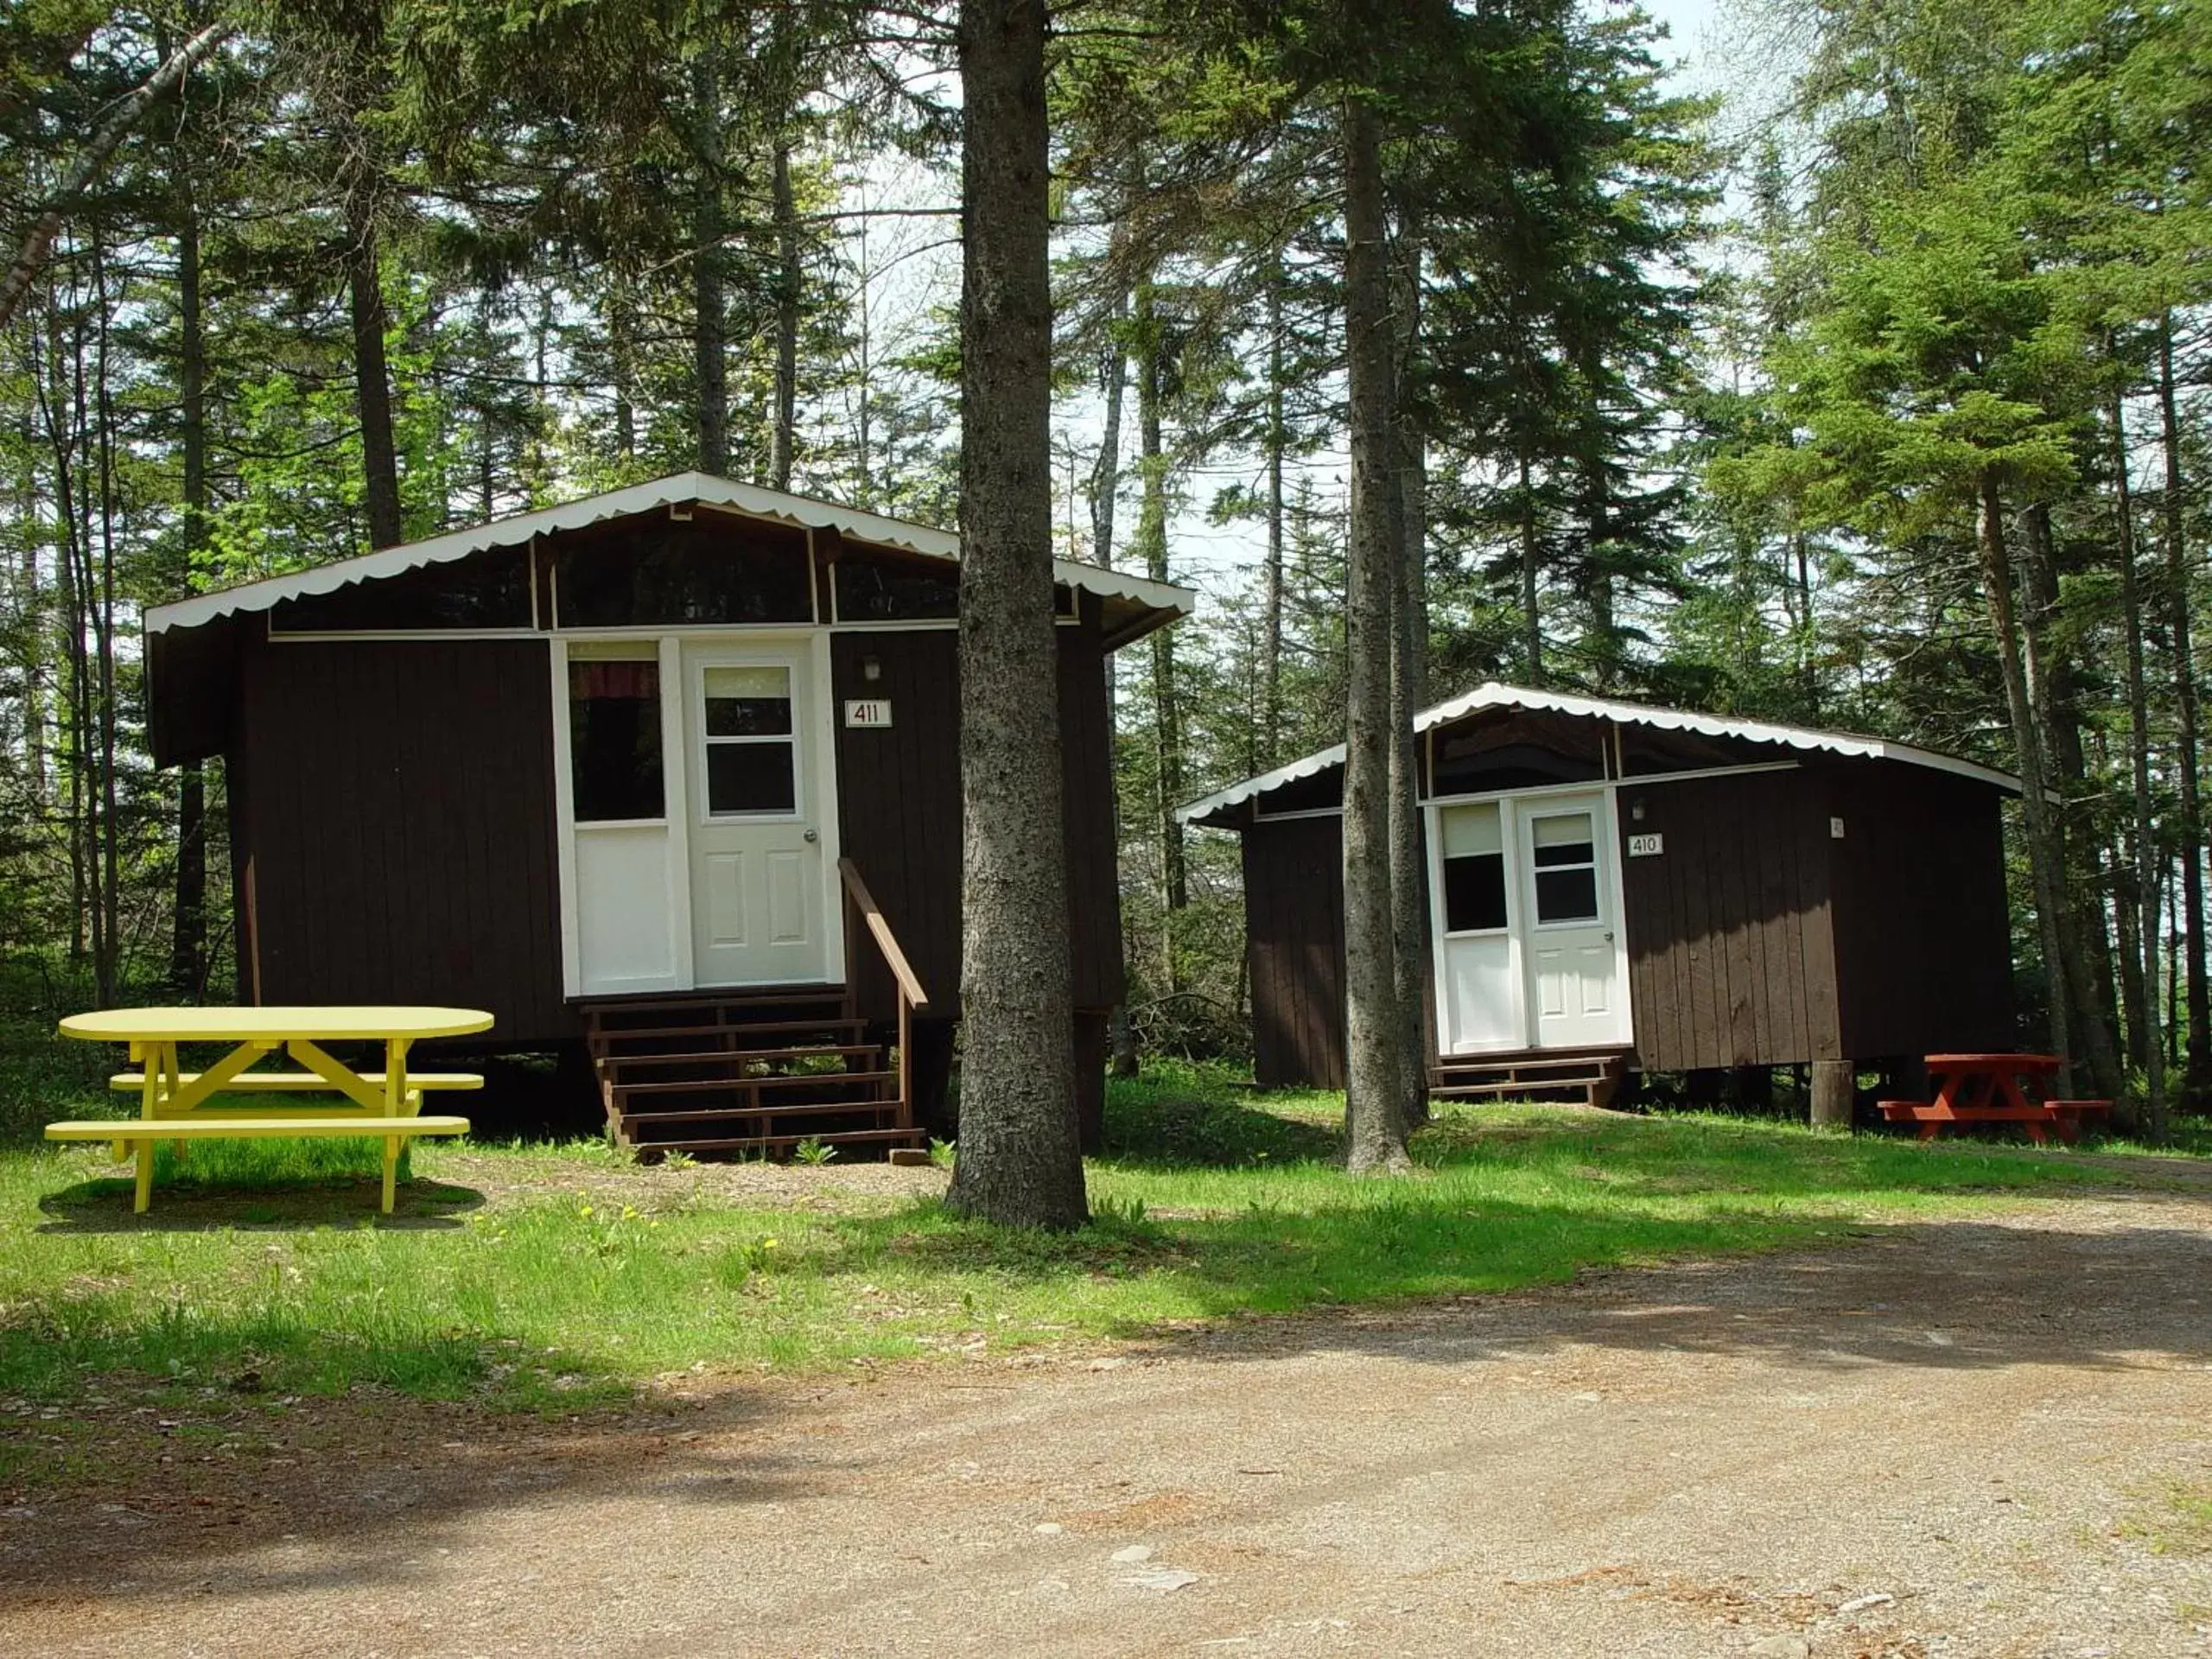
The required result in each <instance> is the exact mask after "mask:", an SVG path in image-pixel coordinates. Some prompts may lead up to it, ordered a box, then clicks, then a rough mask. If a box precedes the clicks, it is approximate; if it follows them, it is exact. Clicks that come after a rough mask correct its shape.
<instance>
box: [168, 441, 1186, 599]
mask: <svg viewBox="0 0 2212 1659" xmlns="http://www.w3.org/2000/svg"><path fill="white" fill-rule="evenodd" d="M687 503H688V504H698V505H707V506H720V507H729V508H732V509H734V510H735V511H737V512H747V513H751V514H753V516H754V517H756V518H774V519H780V520H782V521H783V522H784V523H785V524H797V525H798V526H800V527H802V528H804V529H812V530H835V531H837V532H838V533H839V534H840V535H844V536H850V537H853V538H854V539H855V541H862V542H874V543H878V544H880V545H882V546H887V547H899V548H904V549H906V550H907V551H908V552H910V553H919V554H922V555H925V556H928V557H931V558H940V559H957V558H958V557H959V556H960V537H957V536H956V535H955V534H953V533H952V532H951V531H946V530H938V529H935V528H933V527H931V526H930V525H928V524H910V523H908V522H906V520H904V519H899V518H884V517H882V516H881V515H880V514H878V513H873V512H860V511H859V510H857V509H855V508H852V507H842V506H839V505H836V503H834V502H829V501H817V500H815V499H812V498H811V497H809V496H804V495H790V494H786V493H784V492H783V491H780V490H764V489H760V488H758V487H756V486H753V485H751V484H740V483H738V482H736V481H735V480H732V479H727V478H716V477H715V476H714V475H713V474H709V473H673V474H670V475H669V476H668V477H666V478H657V479H654V480H652V481H651V482H650V483H645V484H632V485H631V486H628V487H627V488H625V489H620V490H608V491H607V492H605V493H602V494H599V495H588V496H585V497H584V498H583V499H582V500H577V501H570V502H567V503H564V504H563V505H560V506H557V507H541V508H538V509H537V510H536V511H535V512H518V513H516V514H514V515H513V516H512V517H511V518H497V519H494V520H493V521H492V522H491V523H490V524H478V525H474V526H473V527H471V528H470V529H467V530H457V531H452V532H451V533H449V534H448V535H444V536H433V537H429V539H427V540H425V541H420V542H409V543H406V544H405V545H404V546H402V547H387V548H384V549H382V550H379V551H378V552H374V553H365V554H362V555H361V556H359V557H358V558H351V559H340V560H337V561H336V562H335V563H330V564H320V565H317V566H315V569H312V570H302V571H298V572H296V573H295V574H294V575H285V576H271V577H269V578H268V579H267V580H265V581H262V582H247V583H245V584H244V585H243V586H240V587H237V588H224V589H223V590H221V591H220V592H219V593H213V594H197V595H195V596H194V597H193V598H191V599H185V600H179V601H176V602H175V603H174V604H169V605H156V606H154V607H151V608H149V610H148V611H147V613H146V632H149V633H162V632H167V631H168V629H171V628H196V627H199V626H201V625H202V624H204V623H207V622H212V621H213V620H215V619H216V618H217V617H219V616H233V615H237V614H239V613H245V612H252V611H265V610H267V609H269V608H270V607H271V606H273V605H276V604H278V603H280V602H281V601H284V600H288V599H299V598H303V597H305V596H306V595H308V594H327V593H333V592H335V591H336V590H337V589H339V588H344V587H347V586H349V585H350V584H352V583H353V582H372V581H374V580H376V579H377V578H378V577H380V576H396V575H400V574H401V573H402V572H403V571H407V570H416V569H421V568H422V567H423V566H424V565H429V564H442V563H448V562H449V561H451V560H454V559H465V558H467V556H469V555H470V554H472V553H482V552H486V551H487V550H490V549H492V548H495V547H514V546H517V545H518V544H520V543H524V542H527V541H529V540H530V538H531V537H533V536H550V535H552V534H554V533H555V532H556V531H563V530H581V529H582V528H583V527H584V526H585V525H587V524H600V523H602V522H603V521H605V520H607V519H609V518H627V517H628V516H630V515H631V514H632V513H639V512H652V511H654V510H655V509H657V508H661V507H667V506H675V505H684V504H687ZM1052 575H1053V577H1054V579H1055V580H1056V581H1059V582H1065V583H1067V584H1068V585H1069V586H1070V587H1071V588H1079V589H1081V590H1082V591H1083V592H1085V593H1090V594H1098V595H1099V596H1100V597H1101V598H1104V599H1122V600H1128V601H1131V602H1132V603H1135V604H1138V605H1145V606H1149V607H1152V608H1153V609H1154V610H1160V611H1166V612H1171V613H1174V614H1176V615H1179V616H1188V615H1189V614H1190V613H1191V612H1192V607H1193V606H1194V604H1195V603H1196V601H1197V598H1198V595H1197V594H1195V593H1194V592H1193V591H1192V589H1190V588H1179V587H1176V586H1175V585H1173V583H1170V582H1152V581H1149V580H1147V578H1145V577H1142V576H1133V575H1123V574H1122V572H1120V571H1118V570H1107V569H1102V568H1101V567H1099V566H1097V565H1095V564H1084V563H1080V562H1079V561H1077V560H1075V559H1055V560H1053V561H1052Z"/></svg>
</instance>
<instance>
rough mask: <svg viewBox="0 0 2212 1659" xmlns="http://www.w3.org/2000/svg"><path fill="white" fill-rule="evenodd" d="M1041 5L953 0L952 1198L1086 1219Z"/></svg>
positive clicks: (1003, 1211)
mask: <svg viewBox="0 0 2212 1659" xmlns="http://www.w3.org/2000/svg"><path fill="white" fill-rule="evenodd" d="M1045 36H1046V6H1045V3H1044V0H963V3H962V5H961V8H960V15H959V22H958V26H957V41H958V52H959V61H960V81H961V89H962V104H963V120H962V126H961V200H962V202H963V204H964V207H963V238H962V246H961V258H962V271H961V299H960V364H961V371H960V377H961V433H962V441H961V457H960V483H961V495H962V516H963V524H962V540H963V558H962V562H961V569H960V691H961V721H960V782H961V803H962V816H963V828H964V836H963V842H964V848H963V858H962V880H963V926H962V937H961V974H960V995H961V1003H962V1014H963V1021H964V1024H965V1027H966V1028H965V1032H964V1042H965V1051H964V1060H963V1066H962V1072H961V1103H960V1138H959V1155H958V1159H957V1162H956V1164H955V1166H954V1169H953V1175H952V1186H951V1190H950V1192H948V1193H947V1195H946V1199H945V1201H946V1203H947V1204H948V1205H950V1207H951V1208H952V1209H954V1210H955V1211H958V1212H960V1213H961V1214H963V1215H969V1216H974V1217H980V1218H982V1219H984V1220H988V1221H993V1222H998V1223H1001V1224H1008V1225H1014V1226H1028V1227H1056V1228H1066V1227H1076V1226H1080V1225H1081V1224H1083V1223H1084V1221H1085V1220H1086V1219H1088V1217H1089V1210H1088V1207H1087V1205H1086V1204H1085V1201H1084V1190H1083V1157H1082V1153H1081V1151H1080V1149H1079V1147H1078V1144H1077V1121H1076V1096H1075V1069H1074V1058H1073V1050H1072V1039H1073V1023H1072V1016H1071V1007H1070V999H1071V988H1070V987H1071V976H1070V970H1069V962H1068V898H1067V869H1066V851H1065V840H1064V836H1063V826H1062V823H1061V781H1060V729H1059V703H1058V698H1056V697H1055V696H1053V695H1052V687H1053V686H1054V685H1056V684H1057V683H1058V661H1057V658H1058V637H1057V630H1056V629H1055V627H1054V625H1053V620H1052V432H1051V424H1050V418H1051V404H1052V289H1051V283H1050V274H1049V268H1048V264H1047V252H1048V247H1047V245H1048V236H1049V231H1048V208H1049V200H1050V192H1051V168H1050V157H1049V154H1048V149H1047V143H1046V105H1045Z"/></svg>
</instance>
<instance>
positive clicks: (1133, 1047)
mask: <svg viewBox="0 0 2212 1659" xmlns="http://www.w3.org/2000/svg"><path fill="white" fill-rule="evenodd" d="M1128 314H1129V302H1128V296H1127V295H1122V296H1117V297H1116V300H1115V302H1114V315H1113V322H1112V324H1111V326H1110V327H1109V328H1108V331H1107V337H1106V353H1105V359H1104V362H1103V372H1102V373H1101V374H1100V377H1099V378H1100V380H1101V382H1102V389H1103V391H1104V393H1105V397H1106V410H1105V417H1104V422H1103V428H1104V429H1103V431H1102V432H1101V434H1100V435H1099V441H1098V461H1097V464H1096V466H1095V467H1092V468H1091V472H1090V546H1091V556H1092V557H1094V558H1096V560H1097V561H1098V563H1101V564H1103V565H1104V566H1105V567H1106V568H1107V569H1109V570H1110V569H1113V568H1114V510H1115V507H1116V503H1117V501H1118V499H1119V497H1120V495H1121V493H1122V400H1123V397H1124V394H1125V392H1126V391H1127V388H1128V378H1129V353H1128V346H1127V345H1126V344H1125V343H1124V340H1123V338H1122V323H1123V322H1125V321H1127V320H1128ZM1117 681H1118V676H1117V675H1116V672H1115V668H1114V658H1112V657H1110V656H1109V657H1108V658H1107V659H1106V721H1107V729H1108V730H1109V731H1112V730H1115V729H1117V728H1118V722H1119V718H1120V716H1119V714H1118V703H1119V696H1118V692H1119V685H1118V683H1117ZM1114 839H1115V842H1116V845H1117V846H1118V845H1119V844H1120V842H1121V829H1120V825H1119V823H1118V822H1117V823H1116V827H1115V836H1114ZM1106 1023H1107V1034H1108V1037H1109V1040H1110V1043H1111V1046H1112V1047H1113V1051H1114V1075H1115V1076H1116V1077H1135V1076H1136V1075H1137V1073H1138V1072H1139V1071H1141V1070H1142V1066H1141V1064H1140V1062H1139V1059H1138V1056H1137V1039H1136V1031H1135V1027H1133V1026H1131V1025H1130V1023H1129V1005H1128V1002H1126V1001H1122V1002H1116V1004H1115V1005H1114V1010H1113V1013H1112V1014H1109V1016H1108V1018H1107V1022H1106Z"/></svg>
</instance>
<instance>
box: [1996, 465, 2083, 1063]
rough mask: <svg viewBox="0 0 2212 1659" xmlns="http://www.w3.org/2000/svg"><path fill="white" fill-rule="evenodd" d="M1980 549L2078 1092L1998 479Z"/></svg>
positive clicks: (2047, 967)
mask: <svg viewBox="0 0 2212 1659" xmlns="http://www.w3.org/2000/svg"><path fill="white" fill-rule="evenodd" d="M1974 550H1975V553H1976V555H1977V556H1978V557H1979V559H1980V565H1981V588H1982V600H1983V603H1984V604H1985V605H1986V607H1987V609H1988V613H1989V632H1990V640H1991V643H1992V644H1993V645H1995V646H1996V647H1997V661H1998V666H1999V669H2000V671H2002V673H2003V677H2004V681H2005V709H2006V711H2007V713H2008V715H2010V717H2011V720H2012V744H2013V748H2014V750H2015V752H2016V753H2018V757H2019V767H2020V818H2021V822H2022V823H2023V824H2024V827H2025V829H2026V834H2027V842H2028V868H2029V871H2030V874H2031V878H2032V880H2033V883H2034V887H2035V899H2036V924H2037V937H2038V938H2039V940H2040V941H2041V944H2042V948H2043V957H2044V972H2045V974H2046V976H2047V977H2048V978H2049V981H2050V1046H2051V1049H2052V1052H2055V1053H2056V1054H2057V1055H2058V1057H2059V1059H2060V1065H2059V1071H2058V1090H2059V1093H2060V1094H2062V1095H2070V1094H2071V1093H2073V1091H2074V1083H2073V1076H2074V1073H2073V1033H2072V1032H2071V1030H2070V1029H2069V1025H2068V1021H2067V1012H2068V1009H2067V1004H2068V1003H2069V1001H2071V1000H2072V999H2071V998H2070V997H2069V996H2068V995H2067V994H2066V982H2065V974H2066V962H2065V952H2066V944H2065V940H2064V938H2063V937H2062V933H2061V930H2060V927H2059V920H2058V918H2059V909H2060V901H2059V892H2060V889H2061V887H2062V885H2063V882H2064V880H2065V872H2064V871H2063V868H2061V867H2060V862H2059V859H2058V857H2057V847H2056V836H2055V835H2054V831H2053V826H2052V823H2051V817H2050V802H2049V800H2048V798H2046V796H2045V793H2044V790H2045V787H2046V785H2045V773H2044V759H2043V743H2042V741H2041V739H2040V737H2039V736H2038V735H2037V730H2036V718H2035V710H2034V708H2033V707H2032V706H2031V702H2030V699H2029V696H2028V677H2027V671H2026V669H2025V668H2024V665H2023V664H2022V662H2021V658H2020V634H2019V627H2018V621H2017V619H2016V617H2015V615H2014V609H2013V603H2012V553H2011V551H2010V550H2009V549H2008V548H2007V547H2006V546H2005V503H2004V498H2003V497H2002V496H2001V495H2000V494H1999V491H1998V486H1997V480H1996V479H1995V478H1994V477H1990V476H1985V477H1984V479H1983V480H1982V482H1981V487H1980V502H1979V504H1978V523H1977V524H1976V531H1975V536H1974Z"/></svg>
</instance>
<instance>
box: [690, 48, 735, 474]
mask: <svg viewBox="0 0 2212 1659" xmlns="http://www.w3.org/2000/svg"><path fill="white" fill-rule="evenodd" d="M691 105H692V120H693V121H694V123H695V124H696V128H697V134H696V149H697V150H698V161H699V179H698V184H697V188H696V189H695V190H694V192H693V194H692V200H691V238H692V245H693V247H692V260H691V308H692V321H691V364H692V379H693V381H694V383H695V385H696V388H697V393H698V399H699V470H700V471H701V472H702V473H711V474H715V476H716V477H721V476H722V475H724V474H727V473H728V471H729V361H728V327H729V320H728V302H727V300H726V298H725V296H724V295H723V291H722V232H723V223H722V99H721V73H720V70H719V67H718V66H717V65H716V63H715V54H714V52H713V50H712V48H709V50H707V51H705V52H702V53H701V54H700V55H699V57H698V59H697V60H696V62H694V63H693V64H692V66H691Z"/></svg>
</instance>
